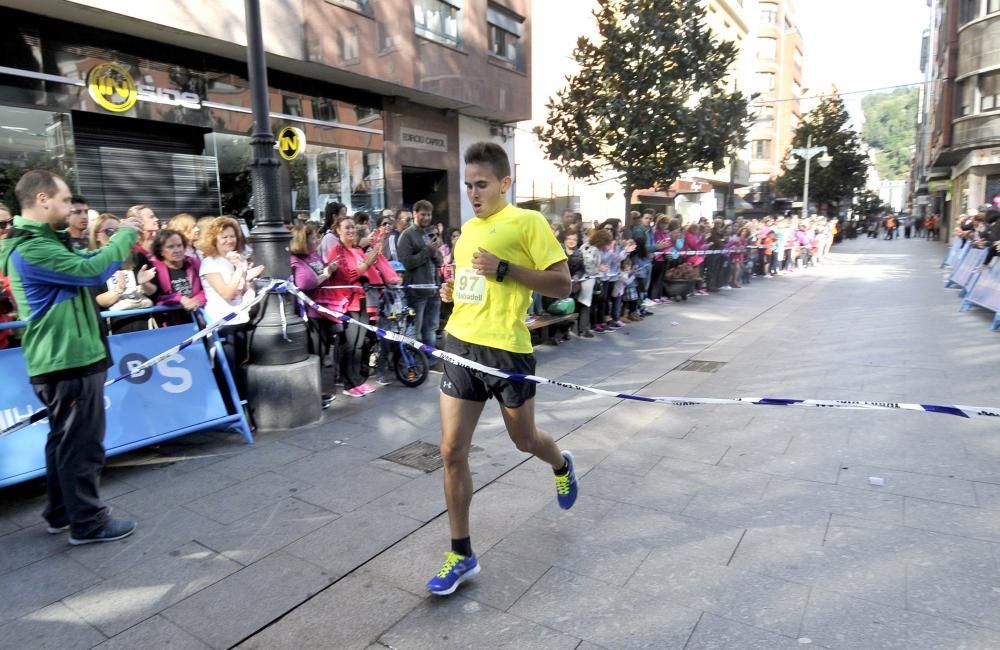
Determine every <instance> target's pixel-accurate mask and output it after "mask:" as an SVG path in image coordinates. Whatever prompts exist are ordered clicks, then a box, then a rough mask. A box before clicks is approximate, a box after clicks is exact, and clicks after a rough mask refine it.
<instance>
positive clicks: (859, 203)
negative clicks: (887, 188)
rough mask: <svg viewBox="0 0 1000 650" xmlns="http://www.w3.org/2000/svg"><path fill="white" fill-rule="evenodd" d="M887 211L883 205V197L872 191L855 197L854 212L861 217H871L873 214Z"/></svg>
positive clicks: (866, 191)
mask: <svg viewBox="0 0 1000 650" xmlns="http://www.w3.org/2000/svg"><path fill="white" fill-rule="evenodd" d="M885 209H886V206H885V204H884V203H882V199H881V197H879V195H878V194H877V193H876V192H872V191H871V190H865V191H864V192H862V193H860V194H858V195H857V196H855V197H854V211H855V212H856V213H858V214H860V215H863V216H866V217H870V216H872V215H873V214H878V213H879V212H884V211H885ZM890 209H891V208H890Z"/></svg>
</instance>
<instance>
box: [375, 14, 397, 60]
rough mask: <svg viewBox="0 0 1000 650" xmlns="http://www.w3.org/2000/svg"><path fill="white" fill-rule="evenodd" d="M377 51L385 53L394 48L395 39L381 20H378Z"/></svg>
mask: <svg viewBox="0 0 1000 650" xmlns="http://www.w3.org/2000/svg"><path fill="white" fill-rule="evenodd" d="M377 24H378V53H379V54H380V55H381V54H385V53H387V52H392V51H394V50H395V49H396V39H395V37H394V36H393V34H392V31H390V30H389V27H388V26H387V25H386V24H385V23H383V22H382V21H378V23H377Z"/></svg>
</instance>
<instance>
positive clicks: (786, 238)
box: [553, 210, 837, 338]
mask: <svg viewBox="0 0 1000 650" xmlns="http://www.w3.org/2000/svg"><path fill="white" fill-rule="evenodd" d="M836 228H837V225H836V221H835V220H833V219H825V218H822V217H813V218H810V219H799V218H798V217H784V216H778V217H765V218H763V219H736V220H734V221H727V220H724V219H715V220H713V221H709V220H708V219H707V218H703V219H700V220H699V221H697V222H695V223H689V224H686V225H685V224H684V223H683V222H682V220H681V219H680V218H677V217H670V216H668V215H665V214H656V213H655V212H654V211H652V210H646V211H645V212H642V213H639V212H632V213H631V214H630V215H629V223H628V224H623V223H621V222H620V221H619V220H608V221H605V222H603V223H600V224H595V225H594V227H592V228H587V227H586V226H585V225H584V221H583V217H582V215H580V214H579V213H575V212H571V211H566V212H564V213H563V215H562V217H561V219H560V221H559V222H558V223H556V224H554V225H553V231H554V232H555V234H556V237H557V238H559V239H560V241H562V242H563V246H564V247H565V250H566V254H567V256H568V257H569V266H570V273H571V274H572V276H573V280H574V282H573V296H572V297H573V298H574V300H575V301H576V312H577V314H578V318H577V321H576V328H575V331H576V333H577V334H578V335H579V336H582V337H585V338H591V337H593V336H594V334H595V333H609V332H614V331H616V330H618V329H621V328H623V327H625V326H626V325H627V324H628V323H629V322H636V321H640V320H642V319H644V318H645V317H647V316H649V315H651V314H652V313H653V312H652V311H651V310H652V309H653V308H654V307H656V306H660V305H666V304H669V303H671V302H672V301H673V300H676V299H678V298H680V299H684V300H686V299H687V298H688V297H690V296H707V295H709V294H712V293H715V292H717V291H727V290H730V289H739V288H741V287H743V286H744V284H745V283H747V282H749V281H750V279H751V278H752V277H754V276H759V277H762V278H770V277H774V276H776V275H780V274H784V273H793V272H795V271H796V270H797V269H800V268H803V267H805V266H810V265H812V264H814V263H816V262H818V261H820V260H821V259H822V258H823V257H824V256H825V255H827V254H828V253H829V251H830V246H831V245H832V244H833V238H834V235H835V234H836V232H837V231H836Z"/></svg>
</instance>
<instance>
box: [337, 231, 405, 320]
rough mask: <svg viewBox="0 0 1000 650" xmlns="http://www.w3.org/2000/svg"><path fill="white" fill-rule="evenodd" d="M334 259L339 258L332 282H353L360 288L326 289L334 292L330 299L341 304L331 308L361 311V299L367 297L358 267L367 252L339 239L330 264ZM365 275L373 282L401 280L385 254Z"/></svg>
mask: <svg viewBox="0 0 1000 650" xmlns="http://www.w3.org/2000/svg"><path fill="white" fill-rule="evenodd" d="M333 260H337V272H336V273H334V274H333V276H332V277H331V278H330V284H332V285H348V284H352V285H357V286H358V287H359V289H330V290H327V291H325V292H324V293H331V294H333V296H332V297H331V298H330V299H331V300H332V301H333V302H334V303H335V304H338V305H341V307H339V308H336V307H331V309H336V311H340V312H348V311H360V310H361V299H362V298H364V297H365V292H364V291H362V290H360V287H361V272H360V271H359V270H358V267H359V266H361V264H362V262H364V261H365V252H364V251H363V250H361V249H360V248H359V247H357V246H353V247H351V248H347V247H345V246H344V245H343V244H342V243H341V242H340V241H338V242H337V244H336V245H335V246H334V247H333V249H332V250H331V251H330V256H329V257H328V258H327V260H326V261H327V263H328V264H329V263H330V262H331V261H333ZM364 277H366V278H367V279H368V281H369V282H371V283H372V284H389V283H390V282H399V276H398V275H397V274H396V272H395V271H393V270H392V267H391V266H389V261H388V260H386V259H385V256H383V255H379V256H378V259H377V260H375V264H374V265H373V266H370V267H369V268H368V270H367V271H365V274H364Z"/></svg>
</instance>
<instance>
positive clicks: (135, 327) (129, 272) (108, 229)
mask: <svg viewBox="0 0 1000 650" xmlns="http://www.w3.org/2000/svg"><path fill="white" fill-rule="evenodd" d="M118 221H119V220H118V217H116V216H115V215H113V214H111V213H110V212H102V213H101V214H99V215H98V216H97V218H96V219H94V220H93V221H91V222H90V226H89V228H88V230H90V233H89V234H90V236H89V240H88V241H89V243H88V249H89V250H92V251H96V250H98V249H99V248H101V247H102V246H104V245H106V244H107V243H108V240H109V239H111V236H112V235H114V234H115V232H117V231H118ZM137 261H138V259H137V257H136V254H135V253H134V252H133V253H132V254H131V255H129V257H128V259H127V260H125V263H124V264H122V266H121V268H120V269H119V270H118V271H116V272H115V274H114V275H113V276H111V277H110V278H108V281H107V287H106V290H105V291H99V290H95V291H97V292H96V293H95V295H94V299H95V300H96V301H97V306H98V307H99V308H100V309H101V310H103V311H124V310H127V309H142V308H145V307H152V306H153V301H152V300H151V299H150V296H152V295H153V294H154V293H156V286H155V285H154V284H153V278H155V277H156V271H155V270H153V268H152V267H151V266H149V265H147V264H143V265H142V266H140V267H139V269H138V272H136V268H135V265H136V264H137ZM146 329H149V317H148V316H142V315H135V316H122V317H119V318H112V319H111V333H112V334H124V333H125V332H140V331H142V330H146Z"/></svg>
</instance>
